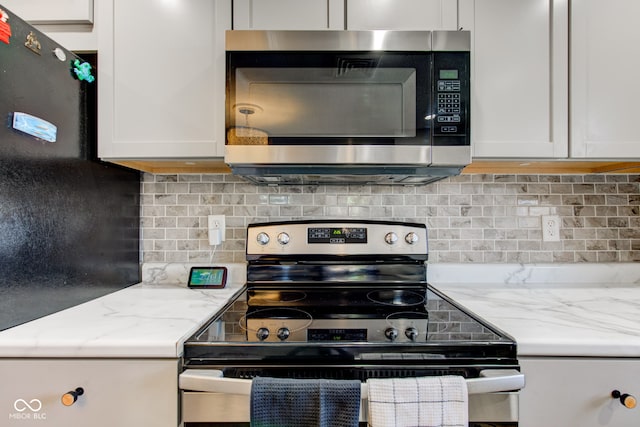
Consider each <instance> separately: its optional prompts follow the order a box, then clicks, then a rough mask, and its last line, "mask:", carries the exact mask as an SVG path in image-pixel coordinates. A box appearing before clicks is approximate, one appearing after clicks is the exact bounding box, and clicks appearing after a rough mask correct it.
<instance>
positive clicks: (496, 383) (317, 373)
mask: <svg viewBox="0 0 640 427" xmlns="http://www.w3.org/2000/svg"><path fill="white" fill-rule="evenodd" d="M427 259H428V240H427V228H426V226H425V225H423V224H415V223H403V222H392V221H356V220H324V221H289V222H273V223H258V224H252V225H249V227H248V229H247V262H248V266H247V280H246V289H245V290H244V291H243V293H242V294H241V295H240V296H239V297H238V298H237V299H235V300H234V301H231V302H230V303H229V304H228V305H227V306H226V307H225V308H224V309H223V310H222V311H221V312H220V313H219V314H218V315H217V316H215V317H214V318H213V319H212V320H211V321H210V322H209V323H208V324H207V325H206V326H205V327H204V328H202V329H201V330H199V331H198V332H197V333H196V334H195V335H193V337H191V339H189V340H188V341H187V342H186V343H185V347H184V366H185V371H184V372H183V373H182V375H181V376H180V388H181V390H182V391H181V393H182V410H183V421H184V422H185V426H189V425H190V423H196V424H192V425H194V426H196V425H197V426H203V425H220V423H226V422H247V421H249V396H248V395H249V391H250V385H251V379H252V378H254V377H256V376H270V377H285V378H328V379H359V380H361V381H362V383H363V386H364V387H366V381H367V379H369V378H387V377H417V376H428V375H461V376H463V377H465V378H466V379H467V384H468V389H469V393H470V399H469V402H470V419H471V420H472V423H471V424H470V425H472V426H480V425H483V423H491V425H494V426H516V425H517V421H518V414H517V401H518V392H517V391H518V390H519V389H520V388H521V387H522V386H523V385H524V377H523V375H522V374H520V373H519V366H518V360H517V348H516V343H515V341H514V340H513V338H511V337H510V336H508V335H507V334H506V333H504V332H503V331H501V330H499V329H497V328H496V327H494V326H492V325H490V324H488V323H487V322H485V321H484V320H483V319H481V318H478V317H477V316H475V315H474V314H473V313H471V312H469V311H468V310H466V309H465V308H464V307H461V306H460V305H459V304H457V303H456V302H455V301H452V300H451V299H450V298H448V297H447V296H446V295H444V294H442V293H441V292H439V291H438V290H437V289H435V288H433V287H432V286H431V285H429V284H428V283H427V265H426V261H427ZM363 406H365V407H366V405H363ZM361 420H362V421H366V412H363V413H362V414H361ZM203 423H204V424H203Z"/></svg>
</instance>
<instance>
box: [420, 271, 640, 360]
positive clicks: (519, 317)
mask: <svg viewBox="0 0 640 427" xmlns="http://www.w3.org/2000/svg"><path fill="white" fill-rule="evenodd" d="M432 270H433V274H431V277H430V279H429V282H430V283H431V284H432V285H433V286H434V287H435V288H437V289H438V290H440V291H442V292H443V293H444V294H446V295H448V296H450V297H451V298H452V299H454V300H455V301H457V302H458V303H460V304H462V305H463V306H465V307H467V308H468V309H470V310H471V311H472V312H474V313H475V314H477V315H479V316H480V317H482V318H484V319H485V320H487V321H489V322H490V323H491V324H493V325H495V326H497V327H498V328H500V329H502V330H503V331H505V332H507V333H509V334H510V335H511V336H512V337H514V338H515V340H516V343H517V345H518V355H519V356H592V357H634V358H638V357H640V265H639V264H575V265H568V266H567V265H564V266H562V265H545V266H537V267H535V268H534V267H533V266H520V268H510V267H509V266H497V265H494V266H491V265H488V266H477V267H476V268H474V271H473V272H471V271H465V269H464V268H460V266H458V268H456V267H455V266H453V265H440V266H438V268H434V269H432ZM470 275H473V277H475V279H474V280H475V281H476V283H474V284H470V280H471V279H472V277H471V276H470Z"/></svg>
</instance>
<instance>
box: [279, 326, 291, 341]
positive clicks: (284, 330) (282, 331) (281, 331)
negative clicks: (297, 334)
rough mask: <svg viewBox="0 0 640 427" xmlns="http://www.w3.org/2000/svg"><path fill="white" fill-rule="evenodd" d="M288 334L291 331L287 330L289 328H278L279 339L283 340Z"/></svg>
mask: <svg viewBox="0 0 640 427" xmlns="http://www.w3.org/2000/svg"><path fill="white" fill-rule="evenodd" d="M289 335H291V332H289V328H280V329H278V333H277V336H278V339H280V341H284V340H286V339H287V338H289Z"/></svg>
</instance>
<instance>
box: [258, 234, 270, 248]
mask: <svg viewBox="0 0 640 427" xmlns="http://www.w3.org/2000/svg"><path fill="white" fill-rule="evenodd" d="M269 240H271V239H270V238H269V235H268V234H267V233H265V232H264V231H261V232H260V233H258V236H256V241H257V242H258V244H260V245H262V246H264V245H266V244H267V243H269Z"/></svg>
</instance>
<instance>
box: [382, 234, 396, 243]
mask: <svg viewBox="0 0 640 427" xmlns="http://www.w3.org/2000/svg"><path fill="white" fill-rule="evenodd" d="M384 241H385V242H387V244H389V245H395V244H396V242H397V241H398V235H397V234H396V233H394V232H393V231H391V232H389V233H387V234H385V236H384Z"/></svg>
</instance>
